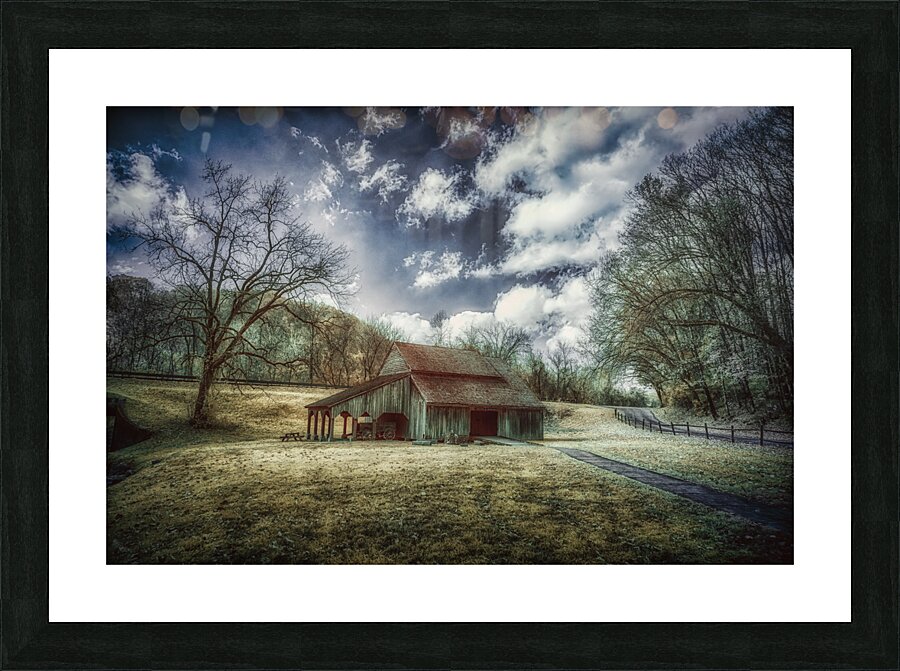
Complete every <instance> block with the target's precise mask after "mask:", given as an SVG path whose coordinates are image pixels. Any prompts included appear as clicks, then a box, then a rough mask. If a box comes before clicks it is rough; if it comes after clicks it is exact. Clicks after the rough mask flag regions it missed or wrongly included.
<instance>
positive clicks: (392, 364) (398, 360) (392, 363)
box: [378, 347, 409, 375]
mask: <svg viewBox="0 0 900 671" xmlns="http://www.w3.org/2000/svg"><path fill="white" fill-rule="evenodd" d="M408 370H409V366H407V365H406V361H404V360H403V357H402V356H400V352H399V350H398V349H397V348H396V347H392V348H391V352H390V354H388V356H387V359H385V360H384V363H383V364H382V365H381V372H380V373H378V374H379V375H393V374H394V373H404V372H406V371H408Z"/></svg>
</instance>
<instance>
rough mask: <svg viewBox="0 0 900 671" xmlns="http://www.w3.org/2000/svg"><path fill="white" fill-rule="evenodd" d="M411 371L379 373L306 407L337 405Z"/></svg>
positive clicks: (402, 376)
mask: <svg viewBox="0 0 900 671" xmlns="http://www.w3.org/2000/svg"><path fill="white" fill-rule="evenodd" d="M407 375H409V373H396V374H394V375H379V376H378V377H375V378H372V379H371V380H369V381H368V382H363V383H361V384H358V385H355V386H353V387H349V388H347V389H344V391H339V392H338V393H336V394H332V395H331V396H327V397H326V398H323V399H322V400H320V401H316V402H315V403H309V404H307V405H306V406H305V407H307V408H326V407H331V406H332V405H337V404H338V403H342V402H344V401H346V400H349V399H351V398H353V397H354V396H359V395H360V394H365V393H366V392H368V391H372V390H373V389H378V387H383V386H384V385H386V384H390V383H391V382H394V381H396V380H399V379H400V378H404V377H406V376H407Z"/></svg>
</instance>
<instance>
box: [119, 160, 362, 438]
mask: <svg viewBox="0 0 900 671" xmlns="http://www.w3.org/2000/svg"><path fill="white" fill-rule="evenodd" d="M202 180H203V182H204V183H205V184H206V185H207V187H208V190H207V191H206V193H204V194H203V196H201V197H198V198H190V199H188V201H187V203H186V204H185V205H177V206H169V207H159V208H157V209H155V210H153V211H152V212H151V213H149V215H144V214H138V215H136V216H134V217H133V219H132V221H131V222H130V224H131V226H130V233H131V235H133V236H134V237H136V238H137V239H138V240H140V245H144V246H145V247H146V248H147V250H148V254H149V260H150V262H151V263H152V265H153V267H154V268H155V270H156V273H157V278H158V280H160V281H161V282H163V283H165V284H167V285H169V286H170V287H172V288H173V289H175V290H177V291H176V292H175V293H176V296H177V300H176V301H175V302H174V304H173V306H172V309H171V311H170V313H169V319H168V326H169V328H168V329H167V332H165V333H162V334H160V337H161V338H168V337H173V338H183V337H184V333H183V331H184V330H185V327H189V326H190V325H193V326H194V327H195V328H196V330H197V332H198V335H199V339H200V342H201V347H202V355H203V359H202V367H201V374H200V382H199V386H198V389H197V397H196V400H195V402H194V406H193V412H192V416H191V421H192V422H193V423H194V424H195V425H204V424H206V423H207V422H208V419H209V392H210V389H211V387H212V385H213V383H214V381H215V379H216V376H217V373H218V372H219V371H220V370H221V369H222V367H223V366H224V365H225V364H226V363H228V362H229V361H232V360H234V359H235V358H238V357H243V358H246V359H258V360H260V361H263V362H265V363H267V364H269V365H272V366H275V365H286V364H291V363H293V362H288V361H279V360H278V358H277V351H276V350H275V348H274V347H272V346H271V345H272V343H273V341H274V340H276V339H272V338H262V337H260V334H261V332H262V331H264V329H261V328H259V327H260V326H262V325H263V324H267V325H268V326H270V327H271V326H275V325H277V324H278V323H279V320H278V319H277V317H278V316H279V315H280V314H282V315H283V313H288V314H290V315H291V316H292V317H293V318H295V319H299V320H304V319H305V315H304V312H303V310H302V309H300V308H301V307H302V306H303V305H304V304H306V303H308V302H311V301H313V300H314V299H315V298H316V297H317V296H320V295H322V294H328V295H330V296H332V297H333V298H335V299H338V298H340V297H342V296H344V295H346V293H347V291H348V286H349V284H350V279H351V273H350V272H348V270H347V261H348V252H347V250H346V249H345V248H344V247H343V246H339V245H335V244H333V243H331V242H329V241H328V240H327V239H326V238H325V237H324V236H322V235H321V234H319V233H316V232H315V231H313V230H312V228H311V226H310V224H309V223H308V222H302V221H300V219H299V217H297V216H295V215H294V206H293V204H292V200H291V197H290V195H289V194H288V191H287V187H286V183H285V180H284V179H282V178H280V177H279V178H276V179H274V180H273V181H271V182H257V181H254V180H253V179H252V177H250V176H247V175H240V174H235V173H233V172H232V168H231V166H230V165H228V164H225V163H222V162H218V161H212V160H207V162H206V164H205V166H204V169H203V173H202Z"/></svg>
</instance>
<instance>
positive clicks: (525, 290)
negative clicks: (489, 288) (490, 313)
mask: <svg viewBox="0 0 900 671" xmlns="http://www.w3.org/2000/svg"><path fill="white" fill-rule="evenodd" d="M551 297H552V294H551V292H550V290H549V289H547V287H544V286H541V285H532V286H530V287H523V286H520V285H518V284H517V285H516V286H514V287H513V288H512V289H510V290H509V291H505V292H503V293H501V294H499V295H498V296H497V302H496V303H495V305H494V316H495V317H496V318H497V320H498V321H502V322H507V323H510V324H512V325H513V326H519V327H522V328H526V329H534V328H536V327H537V325H538V324H540V323H541V322H542V321H543V320H544V318H545V317H546V316H547V313H546V310H545V307H544V306H545V305H546V303H547V301H548V300H550V298H551Z"/></svg>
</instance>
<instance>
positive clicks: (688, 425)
mask: <svg viewBox="0 0 900 671" xmlns="http://www.w3.org/2000/svg"><path fill="white" fill-rule="evenodd" d="M687 432H688V438H690V437H691V423H690V422H688V423H687Z"/></svg>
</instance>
